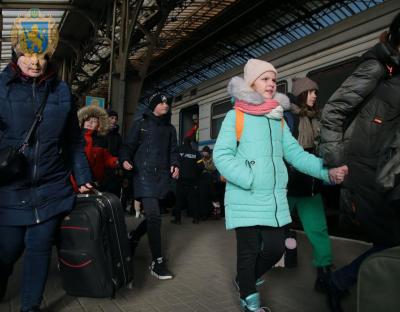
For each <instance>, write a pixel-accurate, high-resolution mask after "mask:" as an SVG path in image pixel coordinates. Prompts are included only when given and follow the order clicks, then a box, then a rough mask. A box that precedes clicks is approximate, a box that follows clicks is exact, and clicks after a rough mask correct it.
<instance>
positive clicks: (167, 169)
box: [120, 93, 179, 280]
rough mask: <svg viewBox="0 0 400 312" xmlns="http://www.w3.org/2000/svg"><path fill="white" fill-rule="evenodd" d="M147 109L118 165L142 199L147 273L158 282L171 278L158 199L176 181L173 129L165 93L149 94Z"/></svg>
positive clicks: (131, 132) (128, 139) (138, 196)
mask: <svg viewBox="0 0 400 312" xmlns="http://www.w3.org/2000/svg"><path fill="white" fill-rule="evenodd" d="M148 106H149V110H148V111H146V112H145V113H144V114H143V115H142V116H141V118H140V119H138V120H137V121H136V122H134V123H133V126H132V128H131V130H130V132H129V134H128V137H127V138H126V141H125V142H124V146H123V149H122V151H121V156H120V162H121V163H122V166H123V168H124V169H125V170H128V171H130V170H133V184H134V190H135V192H134V193H135V195H134V196H135V198H136V199H138V200H141V202H142V206H143V209H144V212H145V215H146V220H145V221H144V222H147V235H148V237H149V243H150V249H151V253H152V258H153V261H152V263H151V266H150V272H151V274H152V275H154V276H156V277H157V278H158V279H162V280H164V279H171V278H172V277H173V275H172V274H171V272H170V271H169V270H168V269H167V267H166V264H165V258H164V257H163V256H162V253H161V216H160V206H159V200H160V199H162V198H163V197H165V195H166V194H167V193H168V191H170V189H171V177H172V178H173V179H178V177H179V166H178V153H177V144H176V130H175V127H174V126H173V125H171V123H170V115H169V105H168V103H167V97H166V95H164V94H161V93H156V94H154V95H152V96H151V97H150V99H149V102H148Z"/></svg>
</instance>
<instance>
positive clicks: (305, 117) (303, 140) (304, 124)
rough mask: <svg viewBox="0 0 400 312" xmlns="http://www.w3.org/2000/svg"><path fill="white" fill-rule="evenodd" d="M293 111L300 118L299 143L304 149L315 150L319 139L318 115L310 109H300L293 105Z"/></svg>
mask: <svg viewBox="0 0 400 312" xmlns="http://www.w3.org/2000/svg"><path fill="white" fill-rule="evenodd" d="M291 111H292V113H293V114H295V115H298V116H299V137H298V138H297V141H298V142H299V144H300V145H301V146H302V147H303V148H304V149H313V148H315V146H316V141H317V139H318V137H319V128H320V127H319V120H318V113H317V112H315V111H312V110H308V109H300V107H298V106H297V105H295V104H292V106H291Z"/></svg>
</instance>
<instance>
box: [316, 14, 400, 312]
mask: <svg viewBox="0 0 400 312" xmlns="http://www.w3.org/2000/svg"><path fill="white" fill-rule="evenodd" d="M399 51H400V14H398V15H397V16H396V17H395V19H394V20H393V22H392V24H391V25H390V30H389V33H387V32H385V33H383V34H382V35H381V42H380V43H378V44H376V45H375V46H374V47H373V48H372V49H370V50H369V51H368V52H366V53H365V54H364V55H363V56H362V62H361V63H360V65H359V66H358V67H357V69H356V70H355V72H354V73H353V74H352V75H350V77H349V78H347V80H346V81H345V82H344V83H343V84H342V86H341V87H340V88H339V89H338V90H337V91H336V92H335V93H334V94H333V95H332V97H331V98H330V99H329V100H328V103H327V104H326V106H325V108H324V110H323V113H322V119H321V144H320V152H321V155H322V157H323V159H324V162H325V164H326V165H327V166H329V167H337V166H342V165H345V164H346V165H348V173H349V174H348V179H347V180H345V184H344V186H345V187H346V190H347V192H346V194H347V195H348V196H349V199H350V200H349V201H350V202H351V203H352V210H353V211H354V212H355V217H356V219H357V221H358V223H359V224H360V226H361V228H362V229H363V230H364V231H365V234H366V235H367V236H368V237H369V239H370V240H371V241H372V243H373V247H371V248H370V249H369V250H367V251H366V252H365V253H363V254H362V255H360V256H359V257H357V258H356V259H355V260H353V262H352V263H350V264H349V265H347V266H345V267H343V268H341V269H339V270H337V271H335V272H333V274H332V279H331V283H332V286H334V287H333V288H334V289H335V291H334V292H333V293H330V294H329V296H330V297H329V299H330V305H331V310H332V311H335V312H338V311H342V309H341V307H340V301H339V299H340V294H341V293H343V292H344V291H346V290H347V288H348V287H350V286H352V285H354V284H355V283H356V281H357V275H358V271H359V268H360V265H361V263H362V262H363V261H364V260H365V259H366V258H367V257H368V256H369V255H370V254H372V253H374V252H377V251H379V250H382V249H385V248H388V247H392V246H396V245H399V244H400V211H399V207H398V204H397V205H396V203H394V202H391V201H390V200H389V199H388V196H387V194H384V193H382V192H380V191H379V190H378V188H377V185H378V184H377V179H376V178H377V173H378V160H379V155H381V154H382V147H383V146H384V143H385V142H386V141H387V139H388V138H390V135H391V133H393V129H399V126H400V117H399V116H400V105H399V103H400V102H399V101H400V52H399ZM353 116H355V117H353ZM346 128H347V131H346V132H345V133H344V129H346ZM378 182H379V181H378ZM397 195H399V194H397Z"/></svg>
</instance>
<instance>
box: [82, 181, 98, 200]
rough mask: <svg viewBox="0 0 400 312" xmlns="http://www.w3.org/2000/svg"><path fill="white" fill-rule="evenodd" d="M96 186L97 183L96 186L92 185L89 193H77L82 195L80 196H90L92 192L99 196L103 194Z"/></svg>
mask: <svg viewBox="0 0 400 312" xmlns="http://www.w3.org/2000/svg"><path fill="white" fill-rule="evenodd" d="M96 186H97V184H94V187H92V188H91V189H90V192H89V193H80V194H77V197H80V198H82V197H89V196H90V194H94V195H97V196H99V195H102V194H103V193H102V192H100V191H99V190H98V189H97V188H96Z"/></svg>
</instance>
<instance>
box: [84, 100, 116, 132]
mask: <svg viewBox="0 0 400 312" xmlns="http://www.w3.org/2000/svg"><path fill="white" fill-rule="evenodd" d="M91 117H96V118H98V119H99V129H98V130H97V133H98V134H99V135H106V134H107V132H108V130H109V129H110V123H109V120H108V114H107V111H106V110H105V109H103V108H101V107H99V106H95V105H90V106H85V107H82V108H81V109H80V110H78V119H79V126H80V127H81V128H83V123H84V122H85V120H88V119H89V118H91Z"/></svg>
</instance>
